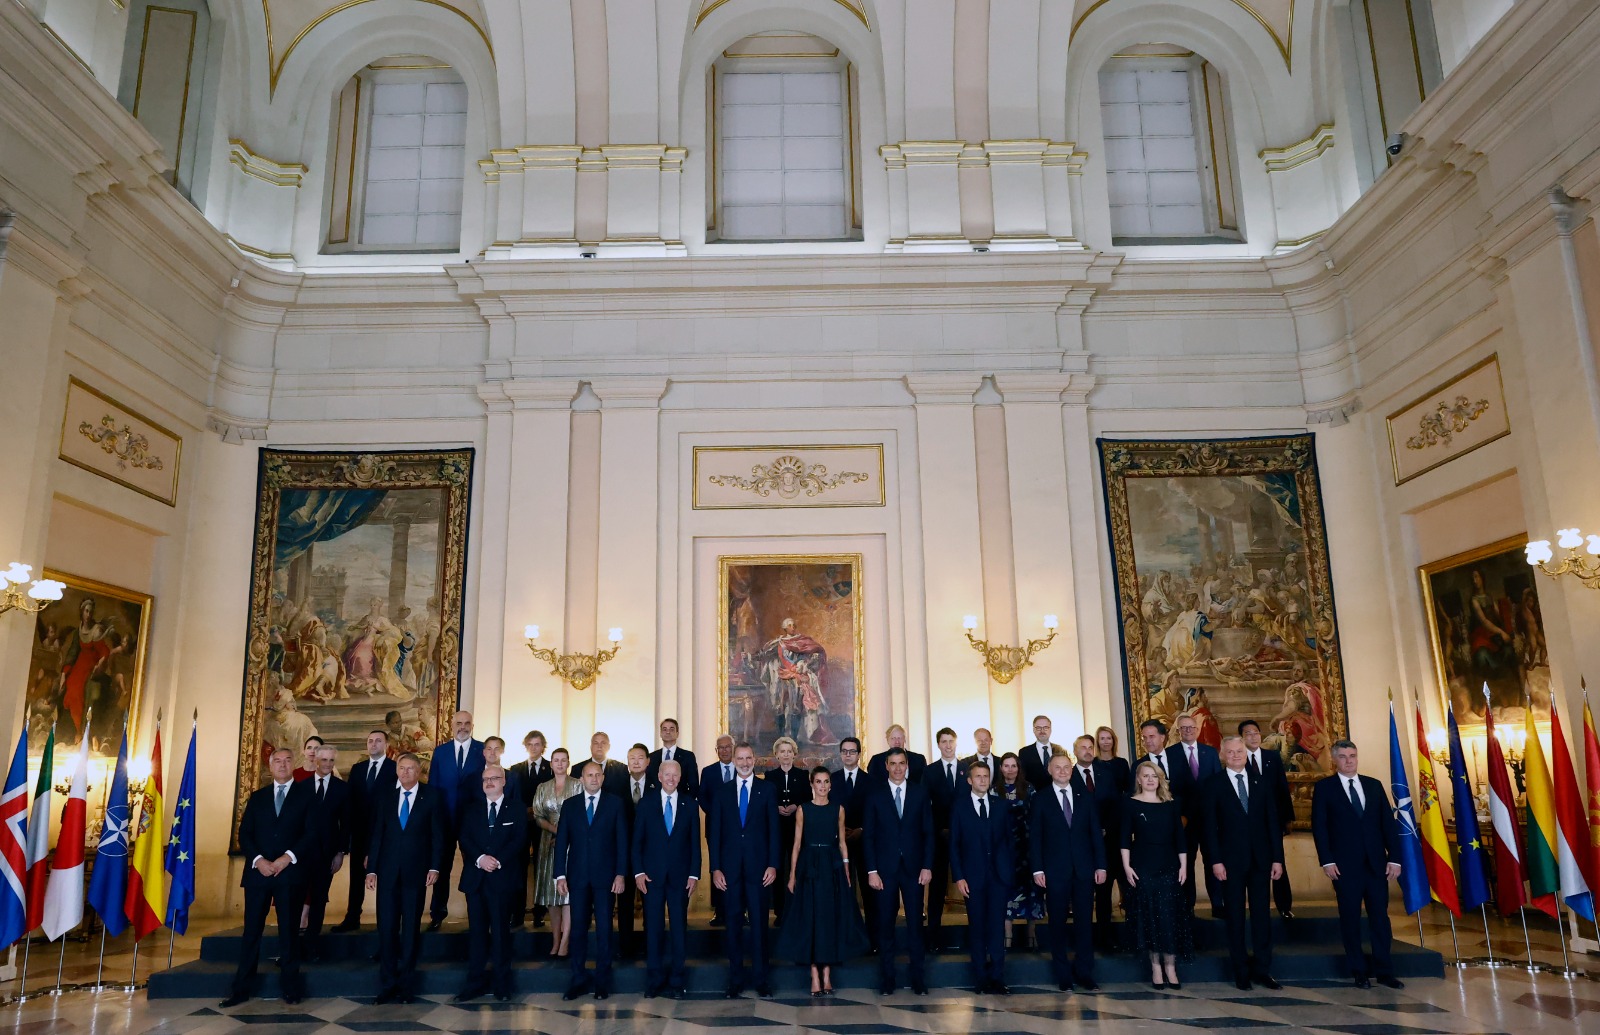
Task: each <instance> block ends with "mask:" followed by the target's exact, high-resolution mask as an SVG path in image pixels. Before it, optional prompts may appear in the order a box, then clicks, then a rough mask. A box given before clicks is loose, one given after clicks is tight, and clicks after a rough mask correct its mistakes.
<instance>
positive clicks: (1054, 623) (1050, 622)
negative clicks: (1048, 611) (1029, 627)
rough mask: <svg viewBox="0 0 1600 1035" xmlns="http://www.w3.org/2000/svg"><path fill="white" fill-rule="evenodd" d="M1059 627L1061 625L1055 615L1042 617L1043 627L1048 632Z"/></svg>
mask: <svg viewBox="0 0 1600 1035" xmlns="http://www.w3.org/2000/svg"><path fill="white" fill-rule="evenodd" d="M1060 625H1061V620H1060V619H1058V618H1057V617H1056V616H1055V615H1045V616H1044V627H1045V628H1046V629H1050V630H1052V631H1054V630H1055V629H1056V628H1058V627H1059V626H1060Z"/></svg>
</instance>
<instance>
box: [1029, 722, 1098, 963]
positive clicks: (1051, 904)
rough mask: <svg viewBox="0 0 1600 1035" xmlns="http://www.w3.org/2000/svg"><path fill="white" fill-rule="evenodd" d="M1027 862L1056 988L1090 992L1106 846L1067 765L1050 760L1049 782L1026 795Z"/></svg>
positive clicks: (1090, 802)
mask: <svg viewBox="0 0 1600 1035" xmlns="http://www.w3.org/2000/svg"><path fill="white" fill-rule="evenodd" d="M1032 799H1033V800H1032V803H1031V805H1030V806H1029V808H1030V814H1029V817H1028V859H1029V867H1030V869H1032V871H1033V882H1034V883H1035V884H1037V885H1038V886H1039V887H1041V888H1043V889H1044V896H1045V899H1044V903H1045V916H1046V918H1047V919H1046V928H1047V930H1048V931H1049V934H1050V960H1051V964H1052V966H1053V968H1054V970H1055V975H1056V987H1057V988H1059V989H1060V990H1061V991H1063V992H1070V991H1072V986H1073V985H1074V984H1076V985H1077V986H1078V987H1079V988H1081V989H1084V990H1085V991H1090V992H1093V991H1094V990H1096V989H1097V988H1099V987H1100V986H1099V985H1097V984H1095V981H1094V929H1093V926H1092V925H1091V924H1090V920H1089V918H1090V916H1091V915H1092V914H1093V913H1094V889H1095V888H1096V887H1097V886H1098V885H1101V884H1104V883H1105V882H1106V846H1105V841H1104V840H1103V839H1102V837H1101V835H1100V816H1099V812H1098V810H1096V809H1095V805H1094V797H1093V796H1092V795H1090V794H1089V793H1088V791H1087V790H1086V789H1080V788H1079V787H1078V785H1077V784H1075V783H1074V782H1073V779H1072V760H1071V759H1069V758H1068V757H1067V756H1066V755H1064V754H1061V755H1056V756H1055V757H1054V758H1052V759H1050V782H1049V783H1048V784H1047V785H1046V786H1045V789H1044V790H1042V791H1040V792H1039V793H1037V794H1034V795H1032ZM1069 907H1070V909H1071V912H1072V960H1071V965H1070V966H1069V965H1068V960H1067V911H1068V909H1069Z"/></svg>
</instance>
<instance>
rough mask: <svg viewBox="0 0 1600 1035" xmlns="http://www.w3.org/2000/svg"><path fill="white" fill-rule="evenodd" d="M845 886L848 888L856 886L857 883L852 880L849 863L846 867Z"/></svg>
mask: <svg viewBox="0 0 1600 1035" xmlns="http://www.w3.org/2000/svg"><path fill="white" fill-rule="evenodd" d="M844 886H845V887H847V888H850V887H854V886H855V881H853V880H851V879H850V866H849V864H848V863H846V864H845V867H844Z"/></svg>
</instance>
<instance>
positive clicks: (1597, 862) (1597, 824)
mask: <svg viewBox="0 0 1600 1035" xmlns="http://www.w3.org/2000/svg"><path fill="white" fill-rule="evenodd" d="M1581 682H1582V681H1581V680H1580V683H1581ZM1583 773H1584V783H1585V784H1587V785H1588V787H1589V857H1590V858H1591V859H1593V860H1594V876H1595V878H1596V879H1600V737H1597V736H1596V735H1595V732H1594V715H1593V714H1592V713H1590V711H1589V687H1588V686H1587V685H1585V686H1584V687H1583ZM1589 890H1590V891H1591V892H1592V891H1600V888H1597V887H1596V886H1595V885H1594V884H1592V883H1591V884H1590V885H1589Z"/></svg>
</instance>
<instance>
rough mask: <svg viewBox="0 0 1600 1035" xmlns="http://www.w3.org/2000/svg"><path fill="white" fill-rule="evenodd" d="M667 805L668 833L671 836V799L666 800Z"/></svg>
mask: <svg viewBox="0 0 1600 1035" xmlns="http://www.w3.org/2000/svg"><path fill="white" fill-rule="evenodd" d="M666 803H667V833H668V835H670V834H671V833H672V799H671V798H667V799H666Z"/></svg>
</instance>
